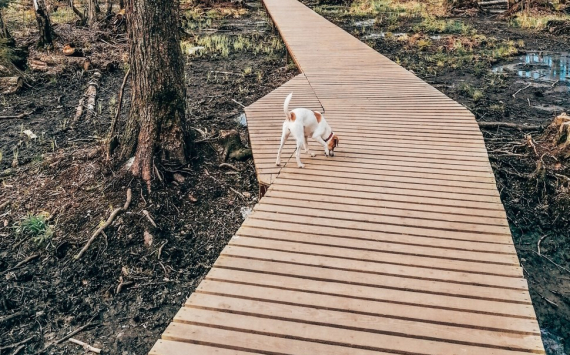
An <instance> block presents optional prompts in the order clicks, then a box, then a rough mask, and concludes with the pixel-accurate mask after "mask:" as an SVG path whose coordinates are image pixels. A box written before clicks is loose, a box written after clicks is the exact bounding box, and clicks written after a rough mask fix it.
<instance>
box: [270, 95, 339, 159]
mask: <svg viewBox="0 0 570 355" xmlns="http://www.w3.org/2000/svg"><path fill="white" fill-rule="evenodd" d="M292 97H293V93H291V94H289V96H287V98H286V99H285V103H284V104H283V111H284V112H285V115H286V116H287V120H285V122H283V133H282V135H281V145H280V146H279V151H278V152H277V161H276V162H275V165H277V166H279V165H281V151H282V150H283V145H284V144H285V141H286V140H287V139H288V138H289V135H291V134H293V137H295V140H296V141H297V152H296V154H297V155H296V157H297V166H298V167H299V168H304V167H305V165H304V164H303V163H301V158H300V156H301V147H302V148H303V149H304V150H305V153H309V154H310V155H311V156H312V157H314V156H315V154H314V153H312V152H311V151H310V150H309V146H308V144H307V137H312V138H313V139H314V140H316V141H317V142H319V143H320V144H322V146H323V147H324V148H325V155H326V156H327V157H328V156H331V157H334V149H335V148H336V147H337V146H338V141H339V139H338V136H337V135H336V134H335V133H334V132H333V130H332V129H331V127H330V126H329V124H328V123H327V121H326V120H325V116H323V114H322V113H320V112H317V111H311V110H308V109H306V108H296V109H294V110H292V111H289V102H291V98H292Z"/></svg>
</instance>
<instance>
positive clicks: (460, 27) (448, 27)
mask: <svg viewBox="0 0 570 355" xmlns="http://www.w3.org/2000/svg"><path fill="white" fill-rule="evenodd" d="M414 30H415V31H417V32H427V33H449V34H463V35H470V34H475V32H476V31H475V29H473V28H472V27H471V26H469V25H466V24H465V23H463V22H462V21H457V20H441V19H437V18H435V17H432V16H428V17H425V18H424V19H423V20H422V22H420V23H419V24H418V25H416V26H415V27H414Z"/></svg>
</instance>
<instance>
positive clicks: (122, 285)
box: [115, 276, 134, 295]
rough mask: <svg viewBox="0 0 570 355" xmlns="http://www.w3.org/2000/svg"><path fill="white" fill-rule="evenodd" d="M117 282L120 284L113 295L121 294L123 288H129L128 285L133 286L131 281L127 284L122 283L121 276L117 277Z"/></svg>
mask: <svg viewBox="0 0 570 355" xmlns="http://www.w3.org/2000/svg"><path fill="white" fill-rule="evenodd" d="M119 281H120V282H119V284H118V285H117V289H116V290H115V295H118V294H119V293H120V292H121V290H122V289H123V287H126V286H130V285H132V284H134V282H132V281H127V282H125V281H123V277H122V276H120V277H119Z"/></svg>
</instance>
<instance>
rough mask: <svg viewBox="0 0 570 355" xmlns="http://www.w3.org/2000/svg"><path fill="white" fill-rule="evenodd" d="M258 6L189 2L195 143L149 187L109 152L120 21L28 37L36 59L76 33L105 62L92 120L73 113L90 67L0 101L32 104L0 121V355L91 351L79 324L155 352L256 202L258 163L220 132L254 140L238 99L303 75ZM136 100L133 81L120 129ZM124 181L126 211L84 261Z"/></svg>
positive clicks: (120, 345) (91, 334) (117, 345)
mask: <svg viewBox="0 0 570 355" xmlns="http://www.w3.org/2000/svg"><path fill="white" fill-rule="evenodd" d="M249 5H250V6H248V7H247V8H245V9H241V8H234V7H228V6H226V7H217V8H209V9H203V8H193V7H188V8H185V10H184V24H183V25H184V31H185V33H186V34H185V35H184V38H183V42H182V48H183V50H184V53H185V55H186V59H187V65H186V81H187V87H188V110H187V112H188V118H189V121H190V125H191V126H192V129H193V130H194V131H195V133H196V136H197V142H196V143H195V147H194V154H193V160H192V164H190V165H189V166H187V167H183V168H180V169H179V170H177V171H171V172H167V173H166V174H165V175H164V177H163V179H164V182H159V183H158V184H157V185H156V186H155V187H154V189H153V191H152V192H151V193H148V192H147V189H146V187H145V186H143V185H141V184H140V183H139V182H138V181H137V180H133V179H132V178H131V177H129V176H128V174H125V172H124V168H123V163H124V162H117V161H114V160H113V159H111V160H110V161H108V160H107V159H106V157H105V153H104V152H105V150H104V148H105V146H106V145H105V143H104V140H105V137H106V136H107V132H108V130H109V126H110V124H111V121H112V118H113V117H114V116H115V112H116V110H117V106H118V94H119V91H120V88H121V84H122V81H123V78H124V76H125V72H126V70H127V68H128V65H127V64H125V61H124V58H125V57H124V53H125V52H126V50H127V48H126V41H125V34H124V32H121V31H120V30H118V31H117V30H116V29H115V30H110V29H105V28H101V29H100V30H98V31H96V33H95V34H86V32H88V31H87V30H86V29H82V28H76V27H75V25H73V22H71V24H70V23H69V22H68V23H60V24H58V25H56V26H55V32H56V33H57V34H58V35H59V39H58V41H57V43H56V45H55V48H54V50H53V51H52V52H50V53H44V52H41V51H40V52H38V51H37V50H35V49H33V48H32V47H30V55H31V56H40V57H41V56H42V55H48V56H49V55H52V54H54V53H58V51H60V50H61V48H62V46H63V45H64V44H65V43H66V42H67V41H72V42H73V44H74V45H75V47H76V48H82V49H83V50H84V51H85V52H86V53H87V52H89V53H91V55H92V56H93V57H94V58H98V56H100V57H103V56H106V60H105V64H104V68H101V67H99V68H98V69H101V71H102V79H101V82H100V85H99V90H98V100H97V105H96V109H95V115H94V116H93V117H92V118H91V119H89V120H80V121H79V122H77V123H75V124H72V123H73V122H72V121H73V120H72V118H73V117H74V116H75V112H76V106H77V105H78V102H79V100H80V98H81V97H82V95H83V93H84V92H85V90H86V87H87V86H88V83H89V81H90V80H91V77H92V74H93V71H92V70H90V71H84V70H81V69H78V68H77V67H73V66H65V65H64V66H58V67H57V70H52V71H50V72H48V73H37V72H28V74H27V75H28V77H27V81H28V84H29V85H28V86H27V87H25V88H24V89H23V90H22V91H21V92H20V93H18V94H15V95H5V96H2V100H1V101H0V115H1V116H11V115H19V114H21V113H30V114H29V115H28V116H27V117H26V118H24V119H4V120H2V121H0V122H1V124H0V354H2V355H4V354H12V353H15V352H18V353H19V354H36V353H37V354H41V353H45V354H48V353H49V354H80V353H84V350H83V349H82V348H81V347H80V346H78V345H75V344H72V343H69V342H67V341H65V340H66V338H67V337H69V334H70V333H72V332H74V331H76V330H79V332H78V333H76V334H75V335H74V338H77V339H79V340H81V341H84V342H86V343H88V344H91V345H93V346H95V347H99V348H102V349H103V353H106V354H118V355H129V354H133V355H134V354H136V355H140V354H145V353H147V352H148V351H149V350H150V348H151V347H152V345H153V344H154V342H155V341H156V340H157V339H159V337H160V334H161V333H162V332H163V331H164V329H165V328H166V326H167V324H168V323H169V322H170V321H171V320H172V318H173V316H174V315H175V313H176V312H177V311H178V310H179V308H180V307H181V305H182V304H183V303H184V302H185V300H186V299H187V298H188V297H189V295H190V294H191V293H192V291H193V290H194V288H195V287H196V286H197V285H198V284H199V282H200V281H201V279H202V278H203V277H204V275H205V274H206V273H207V272H208V270H209V269H210V268H211V266H212V264H213V263H214V261H215V260H216V258H217V257H218V255H219V253H220V252H221V250H222V249H223V248H224V246H225V245H226V243H227V242H228V240H229V239H230V238H231V237H232V235H233V233H234V232H235V231H236V230H237V229H238V228H239V226H240V225H241V223H242V222H243V220H244V219H245V217H246V216H247V214H248V213H249V211H250V210H251V207H252V206H253V205H254V204H255V203H256V201H257V199H258V184H257V179H256V176H255V171H254V166H253V162H252V161H251V160H249V161H245V162H235V161H228V162H227V163H229V164H230V165H221V164H222V163H224V161H223V159H222V155H221V152H222V149H223V147H222V146H221V144H219V142H218V140H217V136H218V134H219V132H220V131H221V130H231V129H236V130H238V131H239V132H240V134H241V136H242V140H243V142H244V143H245V144H248V136H247V128H246V127H245V126H244V123H245V122H244V121H243V119H242V118H241V117H240V114H241V113H243V109H242V107H241V104H243V105H249V104H251V103H253V102H255V101H256V100H258V99H259V98H260V97H262V96H264V95H265V94H267V93H269V92H270V91H272V90H273V89H274V88H276V87H278V86H280V85H282V84H283V83H284V82H286V81H288V80H289V79H290V78H292V77H293V76H294V75H296V74H297V69H296V68H295V67H294V66H292V65H287V63H286V55H285V47H284V45H283V43H282V42H281V40H280V38H279V37H278V35H277V33H276V32H275V30H274V29H273V28H272V25H271V23H270V22H269V20H268V18H267V17H266V14H265V12H264V11H263V8H262V7H261V3H260V2H259V1H255V2H251V3H249ZM59 11H62V10H61V9H60V10H59ZM62 17H63V18H68V17H69V16H67V17H66V16H62ZM71 18H72V17H71ZM10 25H11V23H9V26H10ZM32 28H33V27H32ZM22 33H24V35H22ZM22 33H19V32H16V33H15V34H14V36H15V37H16V40H17V41H18V43H19V44H26V43H28V44H29V43H33V42H34V41H35V40H36V38H37V37H36V36H37V33H35V32H34V31H33V30H32V31H30V30H29V28H28V29H27V30H26V31H24V32H22ZM74 36H75V37H74ZM109 63H110V64H109ZM98 65H99V66H101V65H102V64H101V62H99V63H97V62H95V61H94V67H93V68H95V69H97V66H98ZM129 101H130V89H129V86H128V85H127V86H126V89H125V94H124V99H123V107H122V110H121V114H120V116H119V122H120V123H119V127H121V125H122V123H124V121H125V119H126V117H127V114H128V112H129V107H130V105H129ZM28 131H31V133H32V134H33V135H35V138H34V136H30V135H29V133H30V132H28ZM25 132H28V134H26V133H25ZM127 189H131V190H132V202H131V203H130V206H129V207H128V209H127V211H126V212H125V213H123V214H121V215H119V216H118V217H117V218H116V220H115V221H114V222H113V223H112V225H111V226H109V227H108V228H106V229H105V232H104V233H103V234H101V235H99V236H98V237H97V238H96V239H95V241H94V242H93V244H91V246H90V247H89V248H88V249H87V251H86V253H85V254H84V255H83V256H82V257H81V258H79V259H76V258H75V256H76V255H77V254H78V252H79V251H80V249H82V248H83V247H84V245H85V244H86V242H87V240H88V239H89V238H90V236H91V235H92V234H93V232H94V231H95V230H97V229H98V228H99V227H100V226H101V225H102V223H104V221H106V220H107V218H108V217H109V215H110V213H111V211H112V210H113V209H115V208H117V207H121V206H123V204H125V199H126V195H127ZM149 217H150V218H149ZM151 219H152V221H151Z"/></svg>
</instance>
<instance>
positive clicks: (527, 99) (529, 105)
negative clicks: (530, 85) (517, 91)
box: [526, 97, 532, 107]
mask: <svg viewBox="0 0 570 355" xmlns="http://www.w3.org/2000/svg"><path fill="white" fill-rule="evenodd" d="M526 101H528V107H532V105H531V104H530V99H529V98H528V97H527V98H526Z"/></svg>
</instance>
